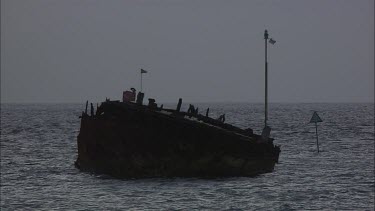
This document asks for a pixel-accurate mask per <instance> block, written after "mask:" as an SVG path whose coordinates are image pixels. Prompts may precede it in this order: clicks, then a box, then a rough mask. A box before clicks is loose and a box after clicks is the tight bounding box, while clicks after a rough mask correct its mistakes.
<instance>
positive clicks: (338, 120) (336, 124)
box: [1, 104, 375, 210]
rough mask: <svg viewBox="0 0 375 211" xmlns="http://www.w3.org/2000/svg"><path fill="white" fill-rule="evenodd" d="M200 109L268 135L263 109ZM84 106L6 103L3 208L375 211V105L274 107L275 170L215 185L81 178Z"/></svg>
mask: <svg viewBox="0 0 375 211" xmlns="http://www.w3.org/2000/svg"><path fill="white" fill-rule="evenodd" d="M174 106H175V105H173V107H174ZM198 106H199V108H200V110H201V111H203V110H204V109H205V108H206V107H207V106H210V111H212V112H211V115H212V116H215V117H216V116H218V115H220V114H222V113H226V120H227V122H229V123H233V124H235V125H237V126H240V127H243V128H246V127H251V128H253V129H254V132H256V133H260V131H261V128H262V127H261V126H262V124H263V113H262V112H263V105H262V104H200V105H198ZM83 107H84V105H83V104H82V105H78V104H2V105H1V210H30V209H34V210H52V209H53V210H115V209H119V210H120V209H121V210H155V209H156V210H161V209H173V210H175V209H185V210H192V209H199V210H201V209H212V210H229V209H239V210H307V209H314V210H315V209H316V210H374V190H375V186H374V104H271V105H270V112H269V115H270V119H269V124H270V126H271V127H272V129H273V131H272V132H271V134H272V136H273V137H274V138H275V143H276V144H278V145H281V155H280V164H278V165H276V168H275V171H274V172H273V173H269V174H264V175H260V176H258V177H255V178H245V177H240V178H222V179H211V180H208V179H197V178H191V179H182V178H175V179H142V180H117V179H112V178H110V177H106V176H98V175H91V174H87V173H82V172H80V171H79V170H77V169H76V168H75V167H74V165H73V163H74V161H75V159H76V157H77V146H76V137H77V135H78V132H79V123H80V122H79V119H78V116H79V115H80V113H81V111H82V110H83ZM165 107H168V106H165ZM169 107H170V106H169ZM185 108H186V106H185ZM312 110H316V111H318V113H319V115H320V117H321V118H322V119H323V120H324V122H323V123H321V124H319V128H318V130H319V138H320V139H319V140H320V149H321V153H319V154H317V153H316V140H315V127H314V125H313V124H307V123H308V122H309V120H310V118H311V115H312Z"/></svg>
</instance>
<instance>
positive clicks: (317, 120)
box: [310, 111, 323, 153]
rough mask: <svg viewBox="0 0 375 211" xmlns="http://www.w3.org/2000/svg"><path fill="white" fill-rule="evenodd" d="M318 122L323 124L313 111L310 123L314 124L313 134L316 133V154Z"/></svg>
mask: <svg viewBox="0 0 375 211" xmlns="http://www.w3.org/2000/svg"><path fill="white" fill-rule="evenodd" d="M318 122H323V120H322V119H321V118H320V117H319V115H318V113H316V111H314V113H313V115H312V117H311V119H310V123H315V133H316V146H317V148H318V153H319V139H318V124H317V123H318Z"/></svg>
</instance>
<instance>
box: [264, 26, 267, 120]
mask: <svg viewBox="0 0 375 211" xmlns="http://www.w3.org/2000/svg"><path fill="white" fill-rule="evenodd" d="M267 41H268V32H267V30H265V31H264V48H265V55H264V56H265V63H264V65H265V66H264V68H265V93H264V127H267V118H268V79H267V78H268V63H267Z"/></svg>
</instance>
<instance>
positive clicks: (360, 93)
mask: <svg viewBox="0 0 375 211" xmlns="http://www.w3.org/2000/svg"><path fill="white" fill-rule="evenodd" d="M265 29H267V30H268V32H269V34H270V37H271V38H273V39H275V40H276V44H275V45H268V49H269V51H268V52H269V57H268V59H269V81H268V83H269V101H270V102H271V103H272V102H311V103H314V102H374V1H373V0H355V1H353V0H324V1H323V0H315V1H311V0H293V1H291V0H286V1H281V0H272V1H271V0H270V1H263V0H254V1H245V0H242V1H240V0H235V1H224V0H222V1H220V0H204V1H198V0H192V1H172V0H168V1H167V0H163V1H162V0H156V1H147V0H139V1H136V0H133V1H122V0H111V1H99V0H81V1H73V0H65V1H57V0H51V1H50V0H33V1H27V0H2V1H1V103H13V102H17V103H27V102H51V103H54V102H56V103H62V102H67V103H70V102H78V103H83V102H85V101H86V100H89V101H90V102H101V101H104V100H105V98H106V97H107V98H111V99H112V100H116V99H121V96H122V91H124V90H127V89H130V88H131V87H134V88H136V89H137V90H139V87H140V68H143V69H145V70H147V71H148V73H147V74H144V75H143V88H144V91H145V93H146V97H145V98H146V100H145V101H147V98H155V99H156V102H157V103H159V102H176V103H177V101H178V98H180V97H181V98H182V99H183V101H184V102H263V101H264V39H263V33H264V30H265Z"/></svg>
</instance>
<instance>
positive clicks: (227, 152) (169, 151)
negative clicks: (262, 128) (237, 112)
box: [75, 92, 280, 178]
mask: <svg viewBox="0 0 375 211" xmlns="http://www.w3.org/2000/svg"><path fill="white" fill-rule="evenodd" d="M142 101H143V93H141V92H139V93H138V98H137V102H133V101H132V99H126V96H125V94H124V99H123V102H120V101H110V100H108V99H107V100H106V101H105V102H103V103H101V104H100V106H97V109H96V111H94V108H93V105H92V104H91V112H90V114H89V113H88V112H87V105H88V104H87V103H86V110H85V111H84V112H82V115H81V116H80V118H81V127H80V131H79V135H78V138H77V143H78V158H77V160H76V162H75V165H76V167H77V168H79V169H80V170H82V171H88V172H93V173H99V174H108V175H111V176H113V177H117V178H148V177H231V176H255V175H258V174H261V173H267V172H272V171H273V169H274V166H275V164H276V163H277V162H278V159H279V153H280V147H279V146H276V145H274V144H273V139H272V138H269V137H268V136H267V135H264V134H263V136H262V135H257V134H254V133H253V131H252V130H251V129H241V128H238V127H236V126H233V125H230V124H227V123H225V116H224V115H221V116H220V117H219V119H214V118H211V117H209V109H207V110H206V114H205V115H202V114H199V113H198V109H197V108H194V106H193V105H190V106H189V110H188V111H186V112H184V111H181V104H182V100H181V99H180V100H179V102H178V104H177V107H176V108H175V109H166V108H163V106H159V107H158V105H157V104H156V103H155V100H154V99H149V103H148V105H142Z"/></svg>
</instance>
